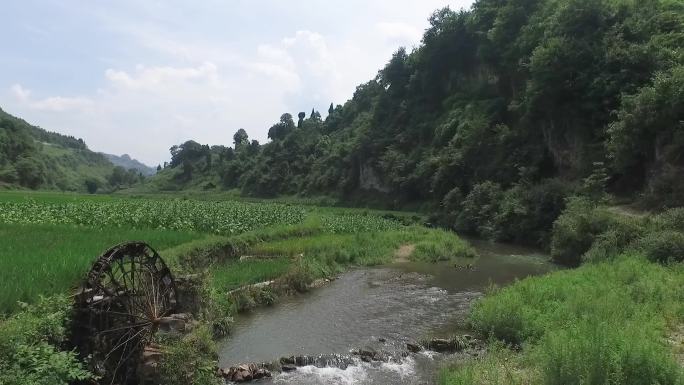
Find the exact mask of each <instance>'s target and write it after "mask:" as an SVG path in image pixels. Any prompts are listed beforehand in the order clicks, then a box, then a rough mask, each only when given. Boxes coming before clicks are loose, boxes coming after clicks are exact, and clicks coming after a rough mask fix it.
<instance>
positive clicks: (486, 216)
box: [456, 182, 503, 236]
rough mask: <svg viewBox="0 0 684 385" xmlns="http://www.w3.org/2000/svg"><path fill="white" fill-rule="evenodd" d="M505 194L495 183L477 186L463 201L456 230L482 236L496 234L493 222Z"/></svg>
mask: <svg viewBox="0 0 684 385" xmlns="http://www.w3.org/2000/svg"><path fill="white" fill-rule="evenodd" d="M502 197H503V193H502V191H501V187H500V186H499V185H498V184H496V183H493V182H484V183H480V184H478V185H475V186H474V187H473V189H472V190H471V191H470V193H469V194H468V196H466V198H465V199H464V200H463V205H462V206H461V212H460V213H459V216H458V219H457V223H456V228H457V229H461V230H464V231H468V232H475V233H479V234H482V235H485V236H487V235H492V234H493V233H494V231H495V230H494V223H493V222H492V221H493V219H494V217H495V216H496V214H497V212H498V211H499V205H500V204H501V200H502Z"/></svg>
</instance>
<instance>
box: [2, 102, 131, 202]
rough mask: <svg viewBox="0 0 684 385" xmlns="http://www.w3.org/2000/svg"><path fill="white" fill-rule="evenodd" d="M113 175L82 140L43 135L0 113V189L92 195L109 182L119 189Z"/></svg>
mask: <svg viewBox="0 0 684 385" xmlns="http://www.w3.org/2000/svg"><path fill="white" fill-rule="evenodd" d="M113 173H114V165H113V164H112V163H111V162H110V161H109V160H107V158H105V157H104V156H103V155H102V154H99V153H97V152H93V151H91V150H90V149H88V146H87V145H86V144H85V142H84V141H83V139H80V138H75V137H73V136H68V135H62V134H59V133H56V132H50V131H46V130H44V129H42V128H40V127H37V126H34V125H32V124H30V123H28V122H26V121H25V120H23V119H20V118H17V117H15V116H12V115H10V114H8V113H7V112H5V111H3V110H2V109H0V187H2V188H16V187H24V188H31V189H47V190H50V189H54V190H62V191H86V190H88V191H91V192H93V191H96V190H98V189H99V188H106V189H110V188H112V182H111V181H112V180H114V182H115V184H114V186H115V187H118V186H121V185H122V182H120V181H119V179H121V178H119V179H116V178H115V179H112V175H113ZM120 174H122V175H123V173H120ZM124 176H126V177H127V178H128V179H132V178H133V176H132V175H128V174H125V175H124Z"/></svg>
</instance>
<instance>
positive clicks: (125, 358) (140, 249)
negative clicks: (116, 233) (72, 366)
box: [74, 242, 177, 385]
mask: <svg viewBox="0 0 684 385" xmlns="http://www.w3.org/2000/svg"><path fill="white" fill-rule="evenodd" d="M176 298H177V293H176V286H175V283H174V280H173V276H172V275H171V271H170V270H169V268H168V267H167V266H166V264H165V263H164V261H163V260H162V258H161V257H160V256H159V254H157V252H156V251H155V250H154V249H152V248H151V247H150V246H149V245H147V244H145V243H143V242H128V243H123V244H120V245H117V246H114V247H112V248H110V249H109V250H107V251H105V252H104V254H102V255H101V256H100V257H99V258H98V259H97V261H96V262H95V263H94V264H93V267H92V269H91V270H90V272H89V273H88V275H87V277H86V280H85V282H84V283H83V286H82V288H81V290H80V291H79V293H78V294H77V296H76V316H75V325H74V326H75V329H74V330H75V333H74V334H75V336H74V337H75V339H76V340H77V341H78V343H77V344H78V345H79V349H80V352H81V354H82V355H84V357H87V359H88V360H89V362H90V363H91V367H92V369H93V370H95V371H96V373H98V374H99V375H101V376H102V378H103V379H102V383H103V384H122V385H123V384H132V383H135V382H136V381H137V377H136V373H135V372H136V366H137V364H138V362H139V359H140V355H141V354H142V351H143V349H144V347H145V346H146V345H147V344H148V343H149V342H150V340H151V338H152V336H153V335H154V333H156V331H157V328H158V325H159V322H160V320H162V319H163V318H164V317H166V316H169V315H170V314H172V313H173V312H174V309H175V308H176Z"/></svg>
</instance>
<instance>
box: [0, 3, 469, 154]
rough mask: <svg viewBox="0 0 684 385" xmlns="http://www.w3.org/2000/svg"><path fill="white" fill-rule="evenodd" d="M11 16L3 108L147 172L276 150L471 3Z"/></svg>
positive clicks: (31, 11) (85, 10)
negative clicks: (181, 146) (261, 147)
mask: <svg viewBox="0 0 684 385" xmlns="http://www.w3.org/2000/svg"><path fill="white" fill-rule="evenodd" d="M8 3H9V4H3V14H4V15H5V17H4V18H3V22H2V23H0V44H1V45H2V47H3V53H2V60H0V107H2V108H3V109H4V110H6V111H7V112H9V113H12V114H14V115H17V116H19V117H22V118H24V119H26V120H27V121H29V122H31V123H34V124H37V125H39V126H41V127H43V128H46V129H48V130H51V131H57V132H61V133H65V134H69V135H74V136H76V137H81V138H83V139H84V140H85V141H86V143H88V145H89V146H90V148H91V149H93V150H96V151H103V152H109V153H114V154H123V153H128V154H130V155H131V156H133V157H135V158H137V159H139V160H142V161H144V162H146V163H148V164H153V165H154V164H157V163H161V162H163V161H164V160H167V159H168V158H169V155H168V149H169V147H171V146H172V145H174V144H177V143H181V142H183V141H185V140H187V139H194V140H197V141H198V142H201V143H209V144H225V145H229V144H230V143H231V140H232V135H233V133H234V132H235V131H236V130H237V129H238V128H244V129H245V130H247V132H248V133H249V135H250V137H251V138H253V139H257V140H259V141H261V142H262V143H263V142H265V141H266V133H267V132H268V127H270V125H271V124H273V123H274V122H275V121H277V120H278V117H279V116H280V114H282V113H283V112H290V113H292V114H293V115H296V113H297V112H299V111H307V112H308V111H311V109H312V108H316V109H318V110H321V112H322V113H325V111H327V108H328V105H329V104H330V102H334V103H335V104H343V103H344V102H345V101H346V100H347V99H349V98H350V97H351V95H352V93H353V91H354V89H355V87H356V86H357V85H358V84H360V83H363V82H365V81H368V80H369V79H371V78H373V77H374V76H375V74H376V73H377V71H378V69H380V68H381V67H382V66H383V65H384V64H385V63H386V62H387V60H388V59H389V57H390V56H391V54H392V52H393V51H395V50H396V49H397V48H398V47H400V46H406V47H412V46H415V45H417V44H418V43H419V41H420V37H421V34H422V31H423V30H424V29H425V28H426V27H427V24H428V23H427V18H428V17H429V15H430V14H431V13H432V11H434V10H435V9H438V8H441V7H444V6H450V7H451V8H452V9H460V8H463V7H469V6H470V4H471V1H470V0H415V1H406V0H369V1H362V0H345V1H335V2H333V1H303V0H300V1H295V0H291V1H285V0H282V1H279V0H264V1H247V0H244V1H219V0H202V1H139V0H138V1H133V0H117V1H114V0H109V1H104V0H102V1H94V0H79V1H76V0H73V1H72V0H62V1H55V0H41V1H38V0H21V1H18V0H17V1H11V2H8Z"/></svg>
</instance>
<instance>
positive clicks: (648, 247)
mask: <svg viewBox="0 0 684 385" xmlns="http://www.w3.org/2000/svg"><path fill="white" fill-rule="evenodd" d="M639 249H640V250H641V251H642V252H643V253H644V255H645V256H646V257H647V258H648V259H649V260H651V261H653V262H660V263H669V262H682V261H684V234H682V233H680V232H677V231H672V230H665V231H659V232H654V233H650V234H648V235H646V236H645V237H643V238H642V239H640V240H639Z"/></svg>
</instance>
